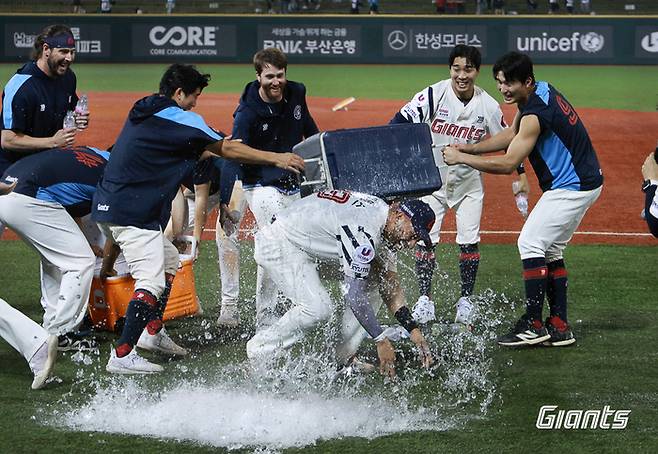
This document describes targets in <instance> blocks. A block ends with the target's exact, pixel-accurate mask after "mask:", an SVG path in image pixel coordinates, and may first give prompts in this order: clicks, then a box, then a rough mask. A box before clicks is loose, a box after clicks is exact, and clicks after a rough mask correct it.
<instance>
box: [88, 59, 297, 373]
mask: <svg viewBox="0 0 658 454" xmlns="http://www.w3.org/2000/svg"><path fill="white" fill-rule="evenodd" d="M209 79H210V75H208V74H201V73H200V72H199V71H198V70H197V69H196V68H195V67H194V66H191V65H182V64H174V65H171V66H170V67H169V68H168V69H167V70H166V71H165V73H164V75H163V76H162V79H161V81H160V90H159V93H157V94H154V95H151V96H147V97H145V98H142V99H140V100H139V101H137V102H136V103H135V105H134V106H133V108H132V109H131V111H130V113H129V114H128V119H127V120H126V122H125V124H124V126H123V129H122V130H121V133H120V134H119V137H118V138H117V140H116V143H115V145H114V147H113V148H112V160H111V161H110V163H109V165H108V166H107V168H106V170H105V173H104V174H103V177H102V179H101V181H100V182H99V184H98V189H97V191H96V194H95V196H94V203H93V207H92V210H93V211H92V219H93V220H94V221H96V222H98V224H99V227H100V229H101V230H102V231H103V233H104V234H105V236H106V237H107V238H108V241H109V244H108V246H107V247H106V251H108V252H109V250H112V253H111V254H110V253H108V254H107V257H108V258H111V257H113V256H115V254H116V250H117V247H118V248H119V249H120V250H121V252H123V255H124V257H125V259H126V262H127V263H128V267H129V270H130V274H131V275H132V277H133V278H134V279H135V291H134V293H133V296H132V299H131V301H130V303H129V305H128V309H127V311H126V323H125V325H124V328H123V331H122V333H121V337H120V338H119V340H118V342H117V346H116V349H112V351H111V353H110V359H109V361H108V363H107V366H106V369H107V370H108V371H109V372H113V373H124V374H134V373H152V372H160V371H162V370H163V369H162V367H161V366H159V365H156V364H153V363H151V362H149V361H147V360H146V359H144V358H142V357H141V356H139V355H138V354H137V353H136V352H135V350H134V346H135V344H136V343H137V341H138V339H139V337H140V335H141V334H142V331H143V330H144V328H146V329H147V330H148V333H149V334H150V335H151V336H153V337H154V339H152V341H151V342H150V343H151V346H152V347H153V348H152V349H157V347H158V345H159V344H160V343H161V342H167V343H169V342H173V341H171V339H170V338H168V337H167V336H166V335H164V334H163V333H162V327H163V325H162V315H163V314H164V311H165V307H166V304H167V300H168V298H169V291H170V290H171V285H172V283H173V279H174V277H175V275H176V270H177V268H178V260H179V259H178V250H177V249H176V248H175V247H174V246H173V244H171V242H170V241H169V240H167V239H166V238H165V237H164V235H163V233H162V230H163V229H164V227H165V226H166V223H167V221H168V219H169V216H170V210H171V202H172V200H173V198H174V196H175V195H176V192H177V191H178V189H179V187H180V184H181V181H182V180H183V178H184V177H185V175H187V174H188V173H189V172H190V171H191V170H192V169H193V168H194V166H195V165H196V163H197V161H198V160H199V159H200V158H202V159H205V158H209V157H212V156H213V155H219V156H222V157H224V158H226V159H235V160H238V161H240V162H245V163H251V164H263V165H275V166H277V167H279V168H282V169H286V170H289V171H299V170H300V169H302V168H303V167H304V162H303V160H302V159H301V158H300V157H298V156H296V155H293V154H292V153H269V152H264V151H260V150H255V149H253V148H250V147H248V146H246V145H244V144H242V143H240V142H235V141H229V140H226V139H224V138H223V137H222V136H221V135H219V134H218V133H217V132H216V131H215V130H213V129H212V128H210V127H209V126H208V125H207V124H206V122H205V121H204V119H203V118H202V117H201V116H200V115H197V114H195V113H193V112H190V110H191V109H193V108H194V107H195V106H196V103H197V98H198V97H199V96H200V95H201V91H202V90H203V88H205V87H206V86H207V85H208V80H209ZM110 264H111V260H107V261H104V266H103V268H102V270H101V274H102V275H106V274H108V271H109V270H108V267H109V265H110Z"/></svg>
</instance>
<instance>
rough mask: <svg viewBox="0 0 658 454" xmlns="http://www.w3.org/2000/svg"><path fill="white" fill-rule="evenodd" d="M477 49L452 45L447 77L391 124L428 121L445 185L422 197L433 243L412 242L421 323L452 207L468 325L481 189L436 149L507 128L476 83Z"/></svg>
mask: <svg viewBox="0 0 658 454" xmlns="http://www.w3.org/2000/svg"><path fill="white" fill-rule="evenodd" d="M480 62H481V56H480V51H479V50H478V49H477V48H476V47H473V46H466V45H463V44H460V45H457V46H455V48H454V49H453V50H452V52H450V56H449V58H448V67H449V69H450V78H449V79H445V80H442V81H440V82H437V83H435V84H433V85H430V86H429V87H427V88H425V89H424V90H423V91H421V92H419V93H417V94H416V95H415V96H414V98H413V99H412V100H411V101H409V102H408V103H407V104H405V105H404V106H403V107H402V108H401V109H400V111H399V112H397V113H396V114H395V117H393V119H392V120H391V123H427V124H428V125H429V126H430V130H431V132H432V142H433V145H434V147H435V162H436V164H437V166H438V168H439V171H440V173H441V181H442V182H443V186H442V187H441V189H439V190H438V191H436V192H434V193H433V194H431V195H429V196H426V197H423V199H422V200H423V201H424V202H426V203H427V204H429V205H430V206H431V207H432V210H433V211H434V213H435V215H436V223H435V224H434V227H433V228H432V231H431V232H430V237H431V239H432V243H431V244H428V245H424V244H422V243H418V245H417V246H416V253H415V256H416V276H417V279H418V289H419V292H420V298H419V299H418V302H417V303H416V305H415V307H414V316H415V317H416V318H417V319H418V320H419V321H422V322H428V321H431V320H433V319H434V303H433V302H432V301H431V299H432V298H431V295H432V279H433V276H434V269H435V268H436V255H435V249H436V244H437V243H438V242H439V235H440V233H441V224H442V222H443V217H444V216H445V214H446V212H447V211H448V210H450V209H452V210H454V211H455V214H456V220H457V238H456V242H457V244H458V245H459V249H460V254H459V272H460V277H461V297H460V298H459V300H458V301H457V304H456V306H457V315H456V317H455V322H457V323H464V324H468V323H469V322H470V314H471V310H472V303H471V301H470V299H469V297H470V296H471V295H472V294H473V289H474V287H475V277H476V275H477V271H478V268H479V265H480V250H479V243H480V218H481V217H482V201H483V199H484V187H483V185H482V176H481V174H480V172H479V171H478V170H476V169H474V168H472V167H469V166H466V165H455V166H451V167H448V166H446V165H444V162H443V158H442V156H441V153H440V152H439V151H440V150H441V148H442V147H443V146H445V145H451V144H459V143H468V144H473V143H477V142H479V141H481V140H483V139H484V138H485V136H487V135H494V134H497V133H499V132H500V131H502V130H503V129H505V128H506V127H507V125H506V124H505V120H504V119H503V112H502V111H501V110H500V106H499V105H498V102H496V100H494V99H493V98H492V97H491V96H490V95H489V94H488V93H487V92H485V91H484V90H483V89H482V88H480V87H478V86H477V85H475V79H476V78H477V76H478V75H479V74H480ZM519 174H520V175H521V178H520V180H521V187H522V188H523V189H522V191H523V192H526V193H527V192H528V183H527V177H526V176H525V172H524V171H523V167H522V166H520V167H519Z"/></svg>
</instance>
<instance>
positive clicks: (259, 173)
mask: <svg viewBox="0 0 658 454" xmlns="http://www.w3.org/2000/svg"><path fill="white" fill-rule="evenodd" d="M254 67H255V69H256V80H255V81H253V82H250V83H249V84H247V86H246V87H245V89H244V92H243V93H242V96H241V98H240V104H239V105H238V108H237V109H236V111H235V113H234V114H233V116H234V121H233V139H234V140H241V141H242V142H244V143H246V144H247V145H249V146H252V147H255V148H259V149H262V150H269V151H274V152H285V151H289V150H292V147H293V146H294V145H296V144H298V143H299V142H301V141H302V140H303V139H304V138H305V137H309V136H311V135H313V134H316V133H317V132H318V127H317V126H316V124H315V121H314V120H313V117H312V116H311V113H310V112H309V110H308V106H307V105H306V87H304V85H303V84H300V83H297V82H293V81H290V80H287V78H286V71H287V68H288V61H287V58H286V56H285V54H284V53H283V52H281V51H280V50H279V49H276V48H267V49H263V50H261V51H259V52H257V53H256V54H255V55H254ZM236 179H237V180H241V181H242V187H243V189H244V197H245V199H246V200H247V203H248V205H249V208H250V209H251V211H252V212H253V214H254V217H255V218H256V224H257V225H258V227H261V226H264V225H267V224H269V222H270V220H271V219H272V216H274V215H275V214H276V213H277V212H278V211H279V210H281V209H283V208H285V207H287V206H288V205H290V204H291V203H292V202H294V201H295V200H298V199H299V197H300V196H299V183H298V181H297V176H296V175H295V174H294V173H291V172H287V171H283V170H281V169H276V168H273V167H264V166H254V165H242V166H241V168H239V169H237V168H236V166H235V164H230V163H227V165H226V166H225V169H224V175H223V177H222V180H223V182H224V183H223V184H226V185H228V188H229V190H223V194H225V195H223V196H222V201H223V202H224V203H228V200H229V198H228V196H227V195H228V194H230V188H232V187H233V185H234V182H235V180H236ZM236 302H237V301H236V300H224V297H222V307H227V306H226V305H228V304H235V303H236ZM276 303H277V292H276V289H275V287H273V282H272V280H271V279H270V278H269V277H268V276H267V275H266V274H264V270H262V269H260V268H259V269H258V270H257V277H256V330H257V331H258V330H260V329H262V328H264V327H266V326H268V325H270V324H271V323H272V322H273V321H274V320H275V319H276V310H275V309H276ZM220 318H221V315H220Z"/></svg>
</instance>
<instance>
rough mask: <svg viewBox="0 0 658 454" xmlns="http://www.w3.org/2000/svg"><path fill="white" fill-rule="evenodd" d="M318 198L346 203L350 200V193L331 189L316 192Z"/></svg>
mask: <svg viewBox="0 0 658 454" xmlns="http://www.w3.org/2000/svg"><path fill="white" fill-rule="evenodd" d="M318 197H319V198H321V199H327V200H331V201H332V202H336V203H347V201H348V200H349V199H350V193H349V192H347V191H343V190H340V189H332V190H330V191H320V192H318Z"/></svg>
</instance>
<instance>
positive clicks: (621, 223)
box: [77, 92, 658, 245]
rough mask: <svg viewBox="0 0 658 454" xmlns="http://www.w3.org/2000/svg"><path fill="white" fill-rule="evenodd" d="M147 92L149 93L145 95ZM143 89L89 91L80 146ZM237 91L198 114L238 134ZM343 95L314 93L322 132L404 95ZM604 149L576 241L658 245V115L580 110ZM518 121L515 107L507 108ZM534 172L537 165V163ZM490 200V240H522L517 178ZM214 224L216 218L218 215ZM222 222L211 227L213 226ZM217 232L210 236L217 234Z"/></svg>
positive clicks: (366, 122) (374, 116)
mask: <svg viewBox="0 0 658 454" xmlns="http://www.w3.org/2000/svg"><path fill="white" fill-rule="evenodd" d="M143 95H146V93H144V94H143ZM140 96H141V95H140V94H139V93H111V94H110V93H100V92H91V93H89V100H90V110H91V115H92V116H91V122H90V125H91V126H90V128H89V130H87V131H85V132H83V133H81V134H80V137H79V139H78V140H77V144H79V145H93V146H98V147H107V146H109V145H110V144H112V142H113V141H114V138H115V137H116V136H117V134H118V133H119V131H120V129H121V126H122V124H123V121H124V120H125V118H126V115H127V113H128V110H129V109H130V107H131V105H132V103H133V102H134V101H135V100H136V99H137V98H139V97H140ZM237 100H238V97H237V95H217V94H203V95H202V96H201V97H200V99H199V106H198V108H197V109H196V112H198V113H200V114H201V115H203V116H204V117H205V118H206V120H207V121H208V122H209V123H210V124H211V125H212V126H214V127H215V128H218V129H221V130H223V131H225V132H230V130H231V124H232V113H233V110H234V108H235V106H236V105H237ZM337 101H339V100H337V99H330V98H309V106H310V109H311V111H312V113H313V116H314V118H315V119H316V121H317V123H318V126H319V127H320V129H322V130H331V129H339V128H350V127H352V128H353V127H362V126H375V125H381V124H385V123H387V122H388V120H389V119H390V118H391V117H392V116H393V114H394V113H395V111H396V110H397V109H399V107H400V105H401V104H402V103H403V102H404V101H384V100H357V101H356V102H355V103H353V104H352V105H350V106H349V110H347V111H339V112H332V110H331V107H332V106H333V105H334V104H335V103H336V102H337ZM578 112H579V114H580V116H581V118H582V120H583V122H584V123H585V125H586V126H587V128H588V130H589V133H590V136H591V137H592V140H593V142H594V146H595V148H596V150H597V152H598V155H599V159H600V160H601V165H602V167H603V172H604V176H605V184H604V191H603V194H602V195H601V198H600V199H599V201H598V202H597V203H596V204H595V205H594V207H593V208H592V209H591V210H590V211H589V212H588V213H587V215H586V216H585V219H584V220H583V222H582V223H581V225H580V227H579V229H578V232H577V234H576V235H575V236H574V239H573V242H574V243H607V244H610V243H613V244H638V245H639V244H654V245H655V244H656V240H655V239H654V238H653V237H651V236H649V235H648V234H647V233H645V232H647V228H646V224H645V223H644V221H643V220H642V219H641V218H640V211H641V210H642V206H643V197H642V194H641V192H640V184H641V180H642V176H641V174H640V165H641V163H642V161H643V160H644V158H645V157H646V155H647V154H648V153H649V152H650V151H651V150H653V149H654V147H655V146H656V139H657V138H658V113H656V112H627V111H615V110H599V109H578ZM505 115H506V117H507V118H508V120H511V119H512V118H513V115H514V110H513V108H507V106H506V109H505ZM529 173H532V170H531V169H529ZM484 180H485V191H486V196H485V203H484V213H483V219H482V231H483V234H482V237H483V238H482V239H483V242H489V243H508V242H513V241H515V240H516V238H517V236H518V233H517V232H518V231H519V230H520V229H521V226H522V218H521V216H520V215H519V214H518V212H517V211H516V206H515V204H514V198H513V197H512V192H511V184H512V181H513V180H514V177H513V176H494V175H485V177H484ZM529 180H530V182H531V185H532V191H531V195H530V204H531V206H532V205H533V204H534V203H535V202H536V201H537V199H538V198H539V196H540V194H541V192H540V190H539V187H538V186H537V180H536V178H535V177H534V175H530V178H529ZM211 222H214V221H212V220H211ZM212 226H214V223H213V224H212V225H211V226H209V227H211V228H212ZM454 229H455V221H454V215H452V216H449V217H448V218H447V219H446V220H445V221H444V227H443V230H444V232H445V233H444V234H443V236H442V241H453V240H454V233H451V232H453V231H454ZM210 237H211V236H209V238H210Z"/></svg>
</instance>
